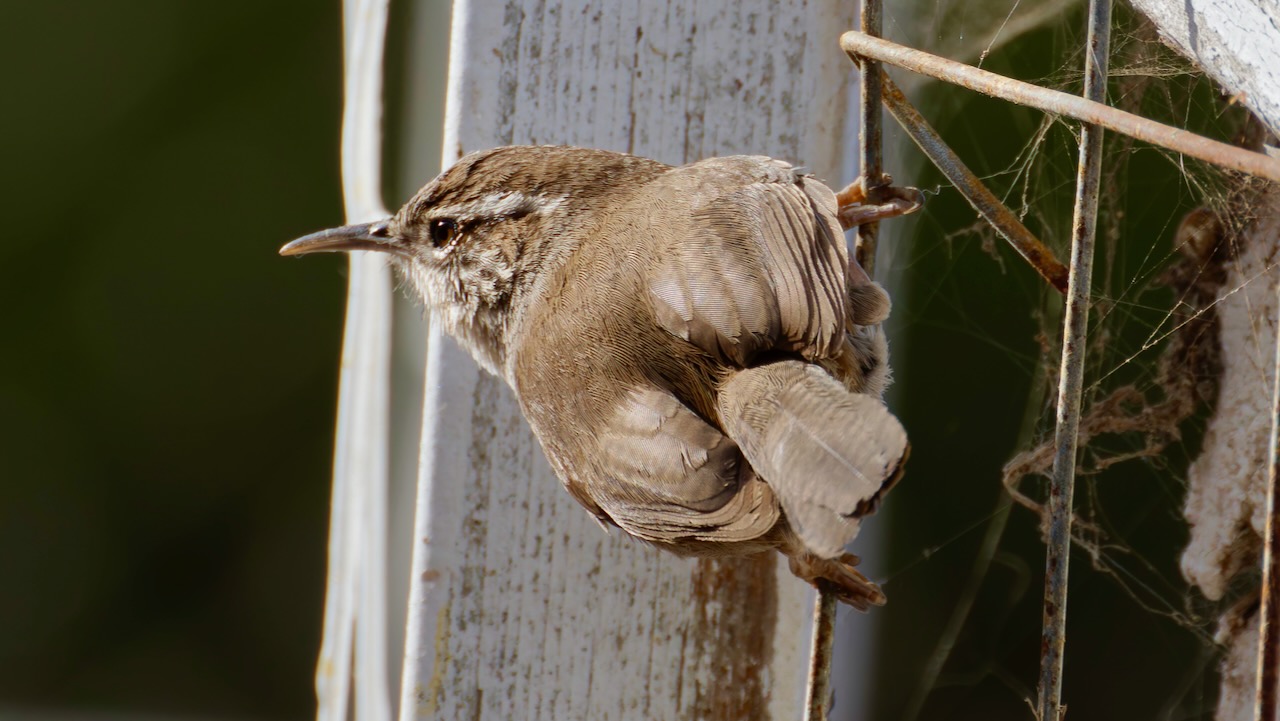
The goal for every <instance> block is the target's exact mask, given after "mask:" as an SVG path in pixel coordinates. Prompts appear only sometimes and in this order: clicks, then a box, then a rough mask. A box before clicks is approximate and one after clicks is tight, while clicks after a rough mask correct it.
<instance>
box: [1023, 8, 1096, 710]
mask: <svg viewBox="0 0 1280 721" xmlns="http://www.w3.org/2000/svg"><path fill="white" fill-rule="evenodd" d="M1110 38H1111V0H1090V3H1089V34H1088V38H1087V40H1086V43H1087V45H1086V51H1087V52H1085V66H1084V67H1085V70H1084V74H1085V80H1084V94H1085V97H1086V98H1088V99H1089V100H1091V101H1093V102H1097V103H1100V102H1101V101H1102V100H1103V99H1104V98H1105V96H1106V92H1107V60H1108V58H1107V56H1108V53H1109V52H1110V44H1111V43H1110ZM1102 133H1103V131H1102V128H1100V127H1098V126H1096V125H1085V126H1084V127H1083V128H1082V129H1081V137H1080V165H1079V170H1078V176H1077V179H1076V202H1075V214H1074V218H1073V220H1072V233H1071V282H1070V284H1069V287H1068V290H1067V313H1066V319H1065V320H1064V321H1063V324H1062V325H1063V333H1062V335H1063V340H1062V372H1061V373H1060V375H1059V384H1058V418H1057V428H1056V430H1055V435H1054V442H1055V444H1056V447H1057V452H1056V453H1055V455H1054V457H1053V477H1052V479H1051V482H1050V486H1049V543H1048V552H1047V553H1046V557H1045V589H1044V631H1043V635H1042V638H1041V643H1040V699H1039V705H1038V709H1039V717H1040V721H1057V720H1058V719H1060V718H1062V714H1063V707H1062V661H1063V651H1064V648H1065V646H1066V640H1067V635H1066V634H1067V629H1066V626H1067V571H1068V569H1069V568H1070V558H1071V519H1072V516H1073V510H1072V500H1073V499H1074V496H1075V475H1076V447H1077V444H1078V441H1079V431H1080V396H1081V389H1082V387H1083V384H1084V361H1085V354H1086V338H1085V335H1086V331H1087V330H1088V325H1089V285H1090V281H1091V278H1092V276H1093V245H1094V229H1095V227H1096V225H1097V220H1098V182H1099V179H1100V178H1101V175H1102Z"/></svg>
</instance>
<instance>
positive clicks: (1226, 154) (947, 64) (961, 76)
mask: <svg viewBox="0 0 1280 721" xmlns="http://www.w3.org/2000/svg"><path fill="white" fill-rule="evenodd" d="M840 46H841V47H842V48H844V51H845V52H846V53H848V55H849V56H850V57H851V58H854V60H855V62H856V61H857V60H858V58H863V57H865V58H868V59H871V60H878V61H880V62H884V63H889V64H891V65H896V66H899V67H903V68H906V69H908V70H911V71H912V72H917V73H920V74H922V75H928V76H930V77H933V78H937V79H939V80H945V81H947V82H949V83H955V84H956V85H962V86H964V87H966V88H969V89H970V90H976V91H978V92H980V93H984V94H986V95H990V96H991V97H994V98H1000V99H1001V100H1008V101H1009V102H1012V103H1017V104H1019V105H1026V106H1028V107H1032V108H1038V109H1040V110H1044V111H1045V112H1049V113H1056V114H1058V115H1065V116H1067V117H1069V118H1074V119H1076V120H1079V121H1081V122H1085V123H1091V124H1094V125H1099V126H1102V127H1103V128H1105V129H1107V130H1113V131H1115V132H1117V133H1120V134H1122V135H1128V136H1131V137H1134V138H1137V139H1138V140H1143V141H1146V142H1148V143H1152V144H1155V145H1159V146H1161V147H1165V148H1168V149H1170V150H1173V151H1175V152H1178V153H1184V154H1186V155H1190V156H1191V157H1193V158H1199V159H1201V160H1204V161H1208V162H1210V163H1214V164H1216V165H1221V166H1223V167H1226V168H1231V169H1232V170H1238V171H1240V172H1242V173H1249V174H1250V175H1256V176H1258V177H1262V178H1267V179H1268V180H1275V181H1280V161H1277V160H1275V159H1272V158H1270V157H1268V156H1266V155H1263V154H1262V153H1255V152H1252V151H1248V150H1244V149H1243V148H1237V147H1236V146H1234V145H1228V144H1226V143H1222V142H1219V141H1217V140H1211V139H1209V138H1206V137H1203V136H1200V135H1196V134H1195V133H1191V132H1188V131H1186V130H1183V129H1181V128H1175V127H1173V126H1171V125H1165V124H1163V123H1157V122H1155V121H1154V120H1148V119H1146V118H1142V117H1139V116H1137V115H1134V114H1132V113H1126V112H1124V111H1123V110H1117V109H1116V108H1112V107H1110V106H1107V105H1104V104H1102V103H1100V102H1097V101H1093V100H1089V99H1087V98H1082V97H1078V96H1075V95H1071V94H1069V93H1063V92H1060V91H1057V90H1049V89H1048V88H1042V87H1039V86H1037V85H1032V84H1031V83H1024V82H1022V81H1020V80H1014V79H1013V78H1006V77H1004V76H1003V75H997V74H995V73H991V72H987V71H986V70H979V69H978V68H975V67H973V66H971V65H965V64H964V63H958V62H955V61H954V60H947V59H946V58H940V57H938V56H937V55H932V54H930V53H926V52H923V51H921V50H914V49H912V48H908V47H904V46H902V45H898V44H896V43H891V42H889V41H888V40H882V39H880V38H874V37H871V36H869V35H866V34H864V33H860V32H856V31H850V32H847V33H845V34H844V35H842V36H841V37H840Z"/></svg>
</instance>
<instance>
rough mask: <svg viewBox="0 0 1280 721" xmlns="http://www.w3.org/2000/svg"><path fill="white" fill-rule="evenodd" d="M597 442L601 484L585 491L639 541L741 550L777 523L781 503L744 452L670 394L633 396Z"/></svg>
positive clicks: (642, 391)
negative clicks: (724, 545) (728, 546)
mask: <svg viewBox="0 0 1280 721" xmlns="http://www.w3.org/2000/svg"><path fill="white" fill-rule="evenodd" d="M594 441H595V443H596V444H597V448H596V449H595V451H596V452H593V453H591V454H590V455H591V458H592V463H593V465H594V468H593V470H594V473H593V474H592V480H593V481H594V482H591V483H589V485H587V487H586V488H584V489H582V490H584V491H585V492H586V495H588V496H590V498H591V500H592V501H593V502H594V504H595V505H596V506H598V507H599V508H600V509H602V510H603V511H604V512H605V513H606V514H607V515H608V516H609V518H611V519H612V520H613V522H614V523H616V524H618V526H620V527H621V528H622V529H623V530H625V531H627V532H628V533H631V534H632V535H635V536H638V537H640V538H643V539H645V540H648V541H652V542H655V543H662V544H676V543H679V544H687V543H689V542H691V541H701V542H710V543H739V542H744V541H750V540H753V539H757V538H760V537H761V536H764V535H765V534H766V533H768V532H769V530H770V529H772V528H773V526H774V524H776V523H777V520H778V515H779V511H778V503H777V500H776V499H775V498H774V496H773V493H772V491H770V489H769V487H768V486H767V485H765V484H764V483H763V482H761V481H760V479H759V478H757V477H756V475H755V473H754V472H753V471H752V470H751V469H750V467H749V466H748V465H747V464H746V462H745V461H744V460H743V458H742V453H741V452H740V451H739V450H738V446H737V445H736V444H735V443H734V442H733V441H732V440H730V439H729V438H727V437H726V436H724V435H723V434H721V433H720V432H719V431H717V430H716V429H715V428H713V427H711V426H710V425H708V424H707V423H706V421H704V420H702V419H701V418H700V417H698V415H697V414H696V413H694V412H693V411H692V410H690V409H689V408H688V407H687V406H685V405H684V404H683V403H681V402H680V401H679V400H677V399H676V398H675V397H673V396H672V395H670V394H669V393H666V392H663V391H660V390H657V389H654V388H636V389H633V390H631V391H630V392H629V393H627V394H625V395H624V396H622V397H621V398H620V400H619V402H618V403H617V405H616V406H615V412H614V416H613V418H612V419H611V420H610V422H608V423H605V424H604V425H603V426H602V427H601V429H600V432H599V433H598V434H597V435H596V436H594Z"/></svg>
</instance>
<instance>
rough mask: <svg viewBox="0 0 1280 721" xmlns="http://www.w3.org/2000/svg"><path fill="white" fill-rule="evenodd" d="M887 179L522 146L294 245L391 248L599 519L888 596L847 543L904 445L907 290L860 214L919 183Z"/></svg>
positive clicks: (476, 157) (854, 595) (763, 162)
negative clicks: (895, 349) (872, 254)
mask: <svg viewBox="0 0 1280 721" xmlns="http://www.w3.org/2000/svg"><path fill="white" fill-rule="evenodd" d="M877 192H878V197H877V198H876V199H877V200H878V201H880V202H877V203H872V202H869V201H868V198H867V197H866V196H867V193H864V192H863V188H862V186H861V185H859V184H856V183H855V184H854V185H851V186H849V188H847V189H846V190H845V191H843V192H842V193H841V194H840V197H839V200H838V199H837V196H836V194H835V193H833V192H832V191H831V190H830V189H829V188H828V187H827V186H825V185H823V184H822V183H821V182H819V181H817V180H815V179H814V178H813V177H811V176H808V175H805V174H804V173H802V172H800V171H798V170H796V169H795V168H793V167H791V166H790V165H788V164H787V163H784V162H781V161H778V160H773V159H771V158H767V157H760V156H735V157H724V158H712V159H709V160H703V161H700V162H697V163H692V164H690V165H685V166H681V167H672V166H669V165H664V164H662V163H659V162H656V161H653V160H647V159H645V158H640V157H635V156H631V155H624V154H620V153H611V152H605V151H600V150H587V149H582V148H572V147H551V146H544V147H531V146H514V147H505V148H497V149H494V150H486V151H481V152H476V153H472V154H470V155H468V156H466V157H464V158H463V159H462V160H460V161H458V163H457V164H456V165H454V166H453V167H452V168H450V169H449V170H447V171H445V172H444V173H442V174H441V175H440V176H439V177H437V178H436V179H435V180H433V181H431V182H430V183H428V184H427V185H426V187H424V188H423V189H422V190H420V191H419V192H418V194H417V195H415V196H414V197H413V199H412V200H410V201H409V202H408V203H407V204H405V206H404V207H403V208H401V209H400V212H398V213H396V215H395V216H394V217H392V218H389V219H387V220H382V221H379V222H376V223H368V224H362V225H350V226H345V227H342V228H336V229H333V230H326V231H323V232H320V233H315V234H313V235H308V236H306V237H303V238H299V239H298V240H295V241H293V242H292V243H289V244H288V245H286V246H285V247H284V248H282V249H281V250H280V252H281V254H282V255H297V254H302V253H310V252H314V251H352V250H376V251H381V252H385V253H390V254H391V256H392V257H393V258H394V259H395V263H396V265H398V266H399V268H400V270H401V271H402V272H403V274H404V275H405V277H406V278H407V279H409V281H411V283H412V284H413V286H415V287H416V288H417V290H418V292H419V293H420V294H421V296H422V298H423V300H424V301H425V303H426V305H427V307H428V308H429V309H430V311H431V314H432V317H433V318H434V319H435V320H436V321H437V322H439V323H442V324H443V327H444V329H445V331H447V332H448V333H449V334H451V335H452V336H453V337H454V338H456V339H457V340H458V341H459V342H460V343H461V344H462V345H463V346H464V347H465V348H467V350H469V351H470V352H471V354H472V355H473V356H474V357H475V359H476V360H477V361H478V362H479V363H480V364H481V365H482V366H484V367H485V368H486V369H488V370H489V371H490V372H492V373H494V374H496V375H498V376H500V377H502V378H504V379H506V381H507V382H508V383H509V384H510V385H511V387H512V388H513V389H514V390H515V393H516V396H517V397H518V398H519V402H520V405H521V408H522V410H523V411H524V415H525V417H526V418H527V419H528V420H529V424H530V426H532V428H533V432H534V433H535V434H536V435H537V437H538V440H539V441H540V442H541V443H542V447H543V450H544V451H545V452H546V455H547V458H548V460H549V461H550V462H551V467H552V468H553V469H555V472H556V475H558V476H559V477H560V480H561V481H562V482H563V483H564V485H565V488H567V489H568V491H569V493H571V494H572V495H573V497H574V498H576V499H577V500H578V502H580V503H581V504H582V505H583V506H585V507H586V508H587V510H589V511H590V512H591V513H592V514H594V515H595V517H596V518H597V519H599V520H600V521H601V522H602V523H612V524H615V525H617V526H619V527H621V528H622V529H623V530H625V531H627V532H628V533H630V534H631V535H633V536H635V537H637V538H640V539H643V540H645V541H648V542H649V543H652V544H654V545H656V546H660V547H662V548H666V549H668V550H670V551H674V552H676V553H679V554H682V555H737V554H748V553H756V552H760V551H763V550H767V549H770V548H776V549H778V550H779V551H781V552H782V553H784V554H786V555H787V556H788V557H789V558H790V565H791V570H792V572H793V573H795V574H796V575H797V576H799V577H800V578H802V579H804V580H806V581H809V582H810V583H813V584H815V585H816V584H817V583H818V582H819V581H820V580H824V581H827V582H829V584H830V587H832V588H833V589H834V590H835V591H836V593H837V595H838V597H839V598H840V599H841V600H843V601H845V602H846V603H849V604H851V605H853V606H856V607H858V608H860V609H863V610H865V609H866V608H867V607H868V606H869V605H872V604H875V605H879V604H882V603H883V602H884V595H883V594H882V593H881V591H880V589H879V588H878V587H877V586H876V585H875V584H874V583H872V582H871V581H869V580H867V579H866V578H865V577H864V576H863V575H862V574H861V573H859V572H858V571H857V570H856V569H855V568H854V567H853V566H854V565H855V564H856V563H857V560H858V559H857V557H855V556H853V555H851V554H847V553H845V552H844V547H845V545H846V544H847V543H848V542H849V541H851V540H852V539H853V537H854V536H855V535H856V534H857V532H858V524H859V521H860V519H861V518H862V517H863V516H865V515H867V514H869V513H871V512H873V511H874V510H875V508H876V506H877V505H878V504H879V502H880V498H881V497H882V496H883V495H884V493H885V491H887V490H888V489H889V488H890V487H891V486H892V485H893V484H894V482H896V481H897V479H898V477H899V476H900V475H901V472H902V464H903V462H904V461H905V460H906V457H907V451H908V444H907V437H906V433H905V431H904V430H903V428H902V425H901V424H900V423H899V422H898V420H897V419H896V418H895V417H894V416H893V415H892V414H890V413H889V411H888V410H887V409H886V408H885V406H884V404H883V403H882V402H881V400H880V395H881V393H882V392H883V390H884V388H885V385H886V384H887V382H888V372H889V369H888V365H887V360H888V350H887V346H886V345H885V341H884V336H883V334H882V332H881V330H880V327H879V323H880V322H881V321H883V320H884V319H885V318H886V317H887V316H888V312H889V298H888V296H887V295H886V294H885V292H884V291H883V290H882V289H881V288H880V286H879V285H877V284H875V283H873V282H871V280H870V279H869V278H868V277H867V274H866V273H865V272H863V270H862V268H861V267H860V266H859V265H858V264H857V262H856V261H852V260H850V258H849V255H848V252H847V250H846V247H845V238H844V234H843V233H842V230H843V229H846V228H849V227H852V226H853V225H856V224H858V223H861V222H868V221H872V220H879V219H881V218H885V217H890V216H893V215H900V214H902V213H906V212H911V211H912V210H915V209H916V208H918V207H919V205H920V196H919V193H918V192H917V191H914V190H911V189H896V188H888V189H885V188H881V189H877Z"/></svg>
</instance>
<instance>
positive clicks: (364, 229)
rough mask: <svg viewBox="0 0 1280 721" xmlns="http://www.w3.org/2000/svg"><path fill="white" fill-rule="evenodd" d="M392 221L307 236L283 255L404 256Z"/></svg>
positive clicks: (291, 243)
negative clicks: (367, 252)
mask: <svg viewBox="0 0 1280 721" xmlns="http://www.w3.org/2000/svg"><path fill="white" fill-rule="evenodd" d="M389 223H390V221H387V220H379V221H378V222H376V223H360V224H359V225H344V226H342V227H341V228H330V229H329V230H322V231H320V232H319V233H312V234H311V235H304V236H302V237H301V238H298V239H297V240H294V241H292V242H290V243H289V244H287V245H285V246H284V247H283V248H281V249H280V255H303V254H305V253H332V252H339V251H349V250H379V251H382V252H384V253H403V252H404V248H403V246H402V245H401V244H400V243H399V241H398V240H397V239H396V238H395V237H393V236H392V235H391V232H390V230H389V227H390V226H389Z"/></svg>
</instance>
